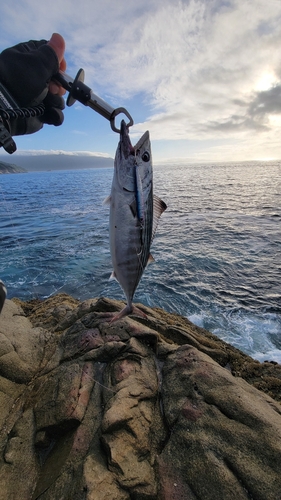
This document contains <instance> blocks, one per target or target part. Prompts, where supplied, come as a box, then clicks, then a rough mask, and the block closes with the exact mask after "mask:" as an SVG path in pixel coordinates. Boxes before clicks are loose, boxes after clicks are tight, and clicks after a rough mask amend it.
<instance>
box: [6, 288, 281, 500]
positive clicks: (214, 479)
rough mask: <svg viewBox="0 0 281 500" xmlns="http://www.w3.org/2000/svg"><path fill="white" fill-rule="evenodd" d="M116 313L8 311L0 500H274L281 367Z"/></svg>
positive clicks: (60, 301) (280, 440)
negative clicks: (114, 316) (116, 317)
mask: <svg viewBox="0 0 281 500" xmlns="http://www.w3.org/2000/svg"><path fill="white" fill-rule="evenodd" d="M122 307H123V304H122V303H121V302H117V301H113V300H109V299H103V298H101V299H93V300H88V301H84V302H79V301H78V300H75V299H73V298H71V297H69V296H67V295H64V294H61V295H58V296H55V297H53V298H51V299H48V300H46V301H44V302H40V301H36V300H35V301H31V302H28V303H23V302H20V301H6V304H5V306H4V308H3V312H2V314H1V316H0V337H1V343H0V446H1V454H0V500H7V499H9V500H18V499H20V500H39V499H40V500H74V499H75V500H103V499H104V500H105V499H106V500H131V499H132V500H240V499H241V500H242V499H249V500H250V499H252V500H253V499H254V500H278V499H279V498H281V406H280V400H281V366H280V365H277V364H276V363H269V362H267V363H259V362H257V361H254V360H252V359H251V358H249V357H248V356H246V355H245V354H243V353H241V352H240V351H238V350H237V349H235V348H233V347H231V346H229V345H228V344H226V343H224V342H222V341H220V340H219V339H217V338H216V337H215V336H213V335H212V334H210V333H209V332H207V331H205V330H203V329H201V328H198V327H196V326H194V325H193V324H192V323H190V322H189V321H188V320H187V319H185V318H183V317H181V316H178V315H172V314H168V313H166V312H165V311H162V310H160V309H149V308H146V307H144V306H142V305H138V307H140V308H141V309H142V310H143V312H144V313H145V314H146V315H147V318H146V319H144V318H138V317H130V318H124V319H122V320H121V321H118V322H113V323H112V324H110V323H109V322H110V320H111V318H112V313H114V312H116V311H119V310H121V308H122ZM259 389H262V391H261V390H259ZM273 398H274V399H273Z"/></svg>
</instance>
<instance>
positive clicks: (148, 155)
mask: <svg viewBox="0 0 281 500" xmlns="http://www.w3.org/2000/svg"><path fill="white" fill-rule="evenodd" d="M141 158H142V160H143V161H145V162H148V161H149V160H150V154H149V152H148V151H145V152H144V153H143V155H142V157H141Z"/></svg>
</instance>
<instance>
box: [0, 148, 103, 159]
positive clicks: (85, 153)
mask: <svg viewBox="0 0 281 500" xmlns="http://www.w3.org/2000/svg"><path fill="white" fill-rule="evenodd" d="M2 152H3V151H1V153H2ZM4 155H5V156H6V157H7V155H6V154H5V153H4ZM17 155H20V156H46V155H57V156H58V155H61V156H98V157H100V158H111V156H110V155H109V154H107V153H100V152H97V151H96V152H94V151H63V150H55V149H48V150H45V149H29V150H20V149H19V150H18V151H17V153H16V154H15V156H14V157H15V158H16V156H17Z"/></svg>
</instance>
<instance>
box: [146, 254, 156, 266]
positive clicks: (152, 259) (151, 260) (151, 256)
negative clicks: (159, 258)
mask: <svg viewBox="0 0 281 500" xmlns="http://www.w3.org/2000/svg"><path fill="white" fill-rule="evenodd" d="M152 262H155V259H154V257H153V255H151V253H150V254H149V256H148V261H147V264H151V263H152Z"/></svg>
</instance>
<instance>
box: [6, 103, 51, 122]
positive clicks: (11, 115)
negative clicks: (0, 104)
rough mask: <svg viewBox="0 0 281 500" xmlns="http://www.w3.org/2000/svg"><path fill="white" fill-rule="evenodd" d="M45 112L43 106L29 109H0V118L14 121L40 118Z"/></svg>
mask: <svg viewBox="0 0 281 500" xmlns="http://www.w3.org/2000/svg"><path fill="white" fill-rule="evenodd" d="M44 112H45V106H44V104H39V105H38V106H34V107H30V108H8V109H3V108H0V116H1V118H2V119H3V120H14V119H17V118H34V117H35V116H42V115H43V114H44Z"/></svg>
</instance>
